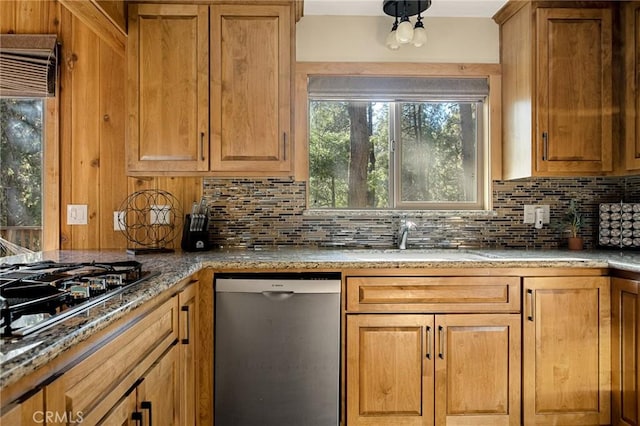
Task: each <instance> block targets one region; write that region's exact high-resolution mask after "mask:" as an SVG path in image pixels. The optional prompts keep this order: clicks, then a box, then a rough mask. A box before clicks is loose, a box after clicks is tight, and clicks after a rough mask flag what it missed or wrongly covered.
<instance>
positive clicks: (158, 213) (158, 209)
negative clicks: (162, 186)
mask: <svg viewBox="0 0 640 426" xmlns="http://www.w3.org/2000/svg"><path fill="white" fill-rule="evenodd" d="M170 213H171V208H170V207H169V206H167V205H163V204H152V205H151V209H150V211H149V215H150V216H149V223H150V224H152V225H170V224H171V217H170Z"/></svg>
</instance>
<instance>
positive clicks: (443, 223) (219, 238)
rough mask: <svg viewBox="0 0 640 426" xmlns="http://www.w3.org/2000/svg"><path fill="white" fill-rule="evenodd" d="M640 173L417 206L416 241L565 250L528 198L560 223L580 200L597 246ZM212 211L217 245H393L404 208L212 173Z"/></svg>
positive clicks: (515, 184) (540, 182)
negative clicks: (608, 207)
mask: <svg viewBox="0 0 640 426" xmlns="http://www.w3.org/2000/svg"><path fill="white" fill-rule="evenodd" d="M639 188H640V176H632V177H621V178H609V177H588V178H532V179H523V180H514V181H494V182H493V195H492V196H493V210H492V211H487V212H478V211H474V212H465V211H456V212H449V211H437V212H433V211H416V212H407V213H406V217H407V219H408V220H412V221H413V222H415V223H416V225H417V229H416V230H414V231H412V232H411V234H410V238H409V242H408V244H409V246H410V247H421V248H471V247H473V248H559V247H563V246H565V245H566V243H565V240H566V238H565V237H566V235H563V234H561V233H560V232H559V231H558V230H557V229H555V228H554V227H553V226H550V225H545V226H544V228H542V229H535V228H534V227H533V225H532V224H523V223H522V220H523V210H524V208H523V206H524V205H525V204H547V205H549V206H550V213H551V222H552V224H551V225H553V223H554V222H556V221H557V220H558V219H559V218H561V217H562V215H563V213H564V211H565V209H566V208H567V206H568V205H569V201H570V200H571V199H575V200H576V202H577V203H578V205H579V206H580V208H581V210H582V212H583V213H584V217H585V227H584V229H583V232H582V236H583V237H584V238H585V247H586V248H593V247H595V244H596V235H597V231H598V221H597V213H598V205H599V204H600V203H605V202H619V201H622V200H624V201H628V202H640V189H639ZM204 197H205V199H206V202H207V203H208V205H209V207H210V209H211V221H210V224H209V230H210V232H211V237H210V238H211V242H212V245H213V247H225V248H235V247H245V248H259V247H273V246H312V247H345V248H389V247H394V246H395V244H396V243H397V240H396V231H397V229H398V227H399V224H400V220H401V217H402V216H405V214H404V212H402V211H393V212H366V211H355V212H354V211H347V212H342V211H339V210H334V211H332V212H318V211H306V210H305V202H306V184H305V182H296V181H293V180H291V179H286V178H284V179H278V178H268V179H266V178H265V179H223V178H205V179H204Z"/></svg>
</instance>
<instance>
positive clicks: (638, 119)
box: [621, 1, 640, 170]
mask: <svg viewBox="0 0 640 426" xmlns="http://www.w3.org/2000/svg"><path fill="white" fill-rule="evenodd" d="M622 3H623V5H622V6H621V7H622V8H623V9H622V19H623V28H624V29H623V31H624V35H623V49H624V63H625V68H624V69H625V72H624V79H623V82H622V83H623V84H622V86H621V90H622V95H623V99H624V107H623V111H624V113H623V123H624V125H623V126H622V130H623V134H624V140H625V145H626V153H625V155H626V159H627V170H640V2H637V1H636V2H622Z"/></svg>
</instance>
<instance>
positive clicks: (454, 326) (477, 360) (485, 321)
mask: <svg viewBox="0 0 640 426" xmlns="http://www.w3.org/2000/svg"><path fill="white" fill-rule="evenodd" d="M520 322H521V317H520V315H519V314H511V315H509V314H472V315H437V316H436V324H435V326H436V334H435V348H436V350H435V352H436V358H435V369H436V375H435V376H436V383H435V384H436V387H435V413H436V425H462V424H464V425H466V426H469V425H496V426H498V425H512V426H517V425H519V424H520V345H521V339H520V334H521V333H520Z"/></svg>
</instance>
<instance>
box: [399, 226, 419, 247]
mask: <svg viewBox="0 0 640 426" xmlns="http://www.w3.org/2000/svg"><path fill="white" fill-rule="evenodd" d="M413 229H416V224H415V223H413V222H411V221H408V220H406V219H402V223H400V229H399V230H398V248H399V249H400V250H405V249H406V248H407V239H408V238H409V231H411V230H413Z"/></svg>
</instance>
